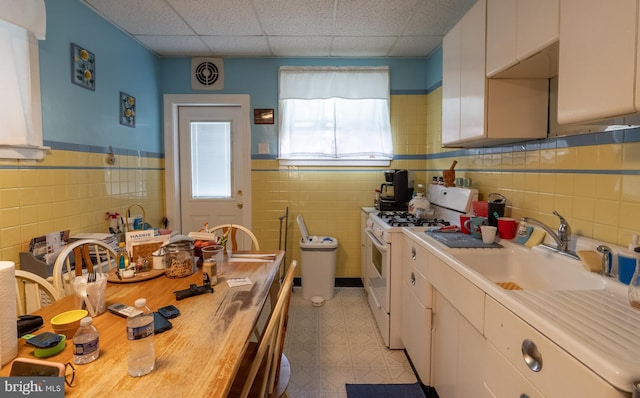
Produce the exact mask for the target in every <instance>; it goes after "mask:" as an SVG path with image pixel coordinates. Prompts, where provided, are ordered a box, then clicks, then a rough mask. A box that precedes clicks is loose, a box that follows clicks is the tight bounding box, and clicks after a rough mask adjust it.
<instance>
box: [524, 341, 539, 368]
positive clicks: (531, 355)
mask: <svg viewBox="0 0 640 398" xmlns="http://www.w3.org/2000/svg"><path fill="white" fill-rule="evenodd" d="M522 358H523V359H524V362H525V363H526V364H527V366H528V367H529V369H531V370H532V371H534V372H539V371H540V370H542V354H540V351H538V346H536V343H534V342H533V341H531V340H529V339H525V340H524V341H523V342H522Z"/></svg>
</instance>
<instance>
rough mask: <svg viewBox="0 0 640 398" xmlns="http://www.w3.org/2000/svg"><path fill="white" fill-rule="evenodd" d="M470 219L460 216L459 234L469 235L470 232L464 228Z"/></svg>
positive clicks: (466, 216) (467, 216)
mask: <svg viewBox="0 0 640 398" xmlns="http://www.w3.org/2000/svg"><path fill="white" fill-rule="evenodd" d="M470 218H471V216H470V215H468V214H463V215H461V216H460V232H462V233H463V234H467V235H470V234H471V231H469V230H468V229H467V228H466V227H465V226H464V224H465V222H467V221H469V219H470Z"/></svg>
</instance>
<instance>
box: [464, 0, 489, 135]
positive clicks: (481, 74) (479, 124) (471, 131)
mask: <svg viewBox="0 0 640 398" xmlns="http://www.w3.org/2000/svg"><path fill="white" fill-rule="evenodd" d="M486 5H487V3H486V0H478V2H477V3H476V4H475V5H474V6H473V7H471V9H470V10H469V11H468V12H467V13H466V14H465V15H464V17H462V19H461V20H460V22H461V23H460V116H461V117H460V139H461V140H468V139H471V138H481V137H483V136H484V135H485V115H486V112H485V84H486V74H485V49H486V39H485V37H486V23H487V16H486V9H487V7H486Z"/></svg>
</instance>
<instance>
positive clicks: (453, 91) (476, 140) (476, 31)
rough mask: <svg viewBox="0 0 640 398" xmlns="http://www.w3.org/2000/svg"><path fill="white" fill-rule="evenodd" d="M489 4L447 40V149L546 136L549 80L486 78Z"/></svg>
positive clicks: (482, 0)
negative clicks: (486, 34)
mask: <svg viewBox="0 0 640 398" xmlns="http://www.w3.org/2000/svg"><path fill="white" fill-rule="evenodd" d="M486 23H487V2H486V0H478V1H477V2H476V4H475V5H474V6H473V7H472V8H471V9H470V10H469V11H468V12H467V14H465V15H464V17H463V18H462V19H461V20H460V21H459V22H458V23H457V24H456V25H455V26H454V27H453V29H452V30H451V31H450V32H449V33H448V34H447V35H446V36H445V37H444V40H443V45H442V47H443V61H442V69H443V76H442V145H443V146H447V147H476V146H485V145H492V144H500V143H506V142H515V141H522V140H528V139H537V138H544V137H546V135H547V108H548V93H549V82H548V79H487V77H486V73H485V65H486V55H485V54H486V40H485V37H486V36H485V33H486V26H487V25H486Z"/></svg>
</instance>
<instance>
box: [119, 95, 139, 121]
mask: <svg viewBox="0 0 640 398" xmlns="http://www.w3.org/2000/svg"><path fill="white" fill-rule="evenodd" d="M120 124H123V125H125V126H128V127H136V98H135V97H132V96H130V95H129V94H127V93H123V92H122V91H120Z"/></svg>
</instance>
